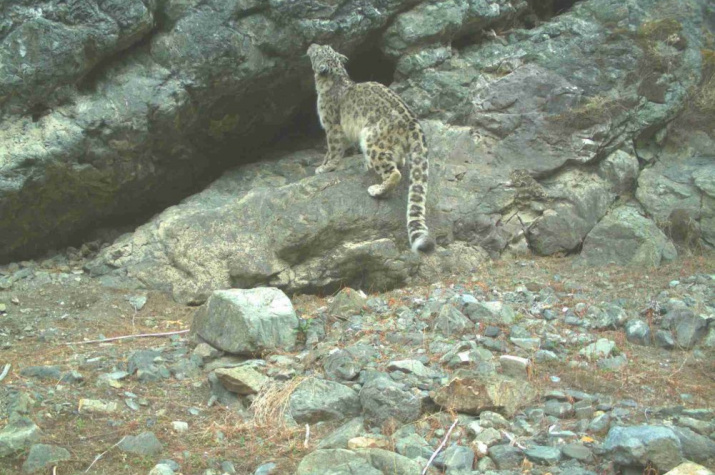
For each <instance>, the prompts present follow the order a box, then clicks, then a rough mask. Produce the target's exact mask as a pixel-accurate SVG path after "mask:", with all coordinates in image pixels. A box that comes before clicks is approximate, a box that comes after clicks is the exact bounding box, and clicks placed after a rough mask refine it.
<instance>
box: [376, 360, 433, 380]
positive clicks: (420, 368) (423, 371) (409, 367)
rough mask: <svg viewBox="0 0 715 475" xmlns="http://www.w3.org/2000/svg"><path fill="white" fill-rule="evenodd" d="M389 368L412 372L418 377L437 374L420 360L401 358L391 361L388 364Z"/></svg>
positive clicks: (429, 376) (428, 376)
mask: <svg viewBox="0 0 715 475" xmlns="http://www.w3.org/2000/svg"><path fill="white" fill-rule="evenodd" d="M387 369H388V370H390V371H401V372H403V373H411V374H414V375H415V376H417V377H418V378H431V377H433V376H435V372H434V371H433V370H431V369H430V368H427V367H426V366H425V365H423V364H422V362H421V361H418V360H401V361H390V362H389V363H388V364H387Z"/></svg>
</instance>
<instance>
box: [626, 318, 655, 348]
mask: <svg viewBox="0 0 715 475" xmlns="http://www.w3.org/2000/svg"><path fill="white" fill-rule="evenodd" d="M625 329H626V339H627V340H628V341H630V342H631V343H633V344H636V345H642V346H648V345H650V343H651V332H650V327H649V326H648V324H647V323H646V322H644V321H643V320H630V321H628V322H627V323H626V327H625Z"/></svg>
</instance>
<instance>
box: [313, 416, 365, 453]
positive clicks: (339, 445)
mask: <svg viewBox="0 0 715 475" xmlns="http://www.w3.org/2000/svg"><path fill="white" fill-rule="evenodd" d="M364 432H365V428H364V420H363V418H362V417H355V418H353V419H351V420H350V421H348V422H346V423H345V424H343V425H341V426H340V427H338V428H337V429H335V430H334V431H333V432H331V433H330V434H328V435H326V436H325V437H323V438H322V439H321V441H320V442H318V446H317V447H316V448H317V449H347V447H348V441H349V440H350V439H352V438H354V437H358V436H360V435H362V434H363V433H364Z"/></svg>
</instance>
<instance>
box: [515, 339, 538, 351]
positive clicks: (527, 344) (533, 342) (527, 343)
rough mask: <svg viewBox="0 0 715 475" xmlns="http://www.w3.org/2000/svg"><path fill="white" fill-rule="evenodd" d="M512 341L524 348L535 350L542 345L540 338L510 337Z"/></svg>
mask: <svg viewBox="0 0 715 475" xmlns="http://www.w3.org/2000/svg"><path fill="white" fill-rule="evenodd" d="M510 341H511V342H512V343H514V344H515V345H516V346H518V347H519V348H521V349H523V350H527V351H535V350H538V349H539V347H540V346H541V339H540V338H510Z"/></svg>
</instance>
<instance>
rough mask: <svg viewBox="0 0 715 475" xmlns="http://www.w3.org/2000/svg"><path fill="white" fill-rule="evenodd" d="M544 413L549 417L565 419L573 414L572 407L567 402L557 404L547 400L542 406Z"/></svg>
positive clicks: (555, 401) (553, 400) (554, 400)
mask: <svg viewBox="0 0 715 475" xmlns="http://www.w3.org/2000/svg"><path fill="white" fill-rule="evenodd" d="M544 413H545V414H547V415H549V416H554V417H558V418H559V419H565V418H567V417H571V415H572V414H573V406H572V405H571V404H570V403H568V402H559V401H557V400H556V399H549V400H548V401H546V404H545V405H544Z"/></svg>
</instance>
